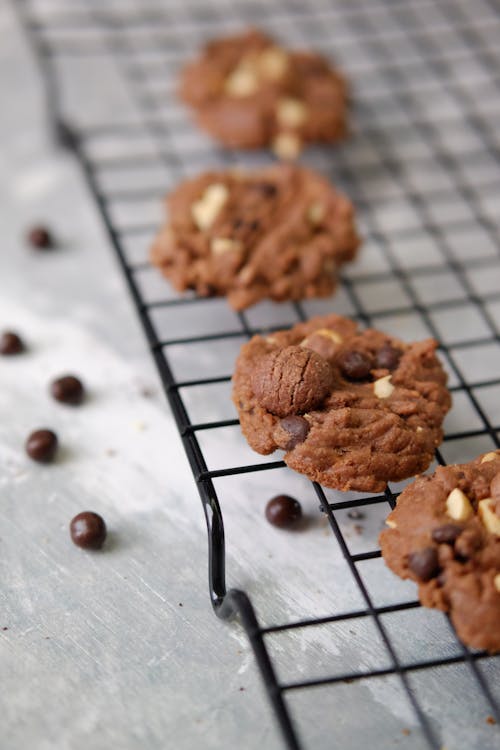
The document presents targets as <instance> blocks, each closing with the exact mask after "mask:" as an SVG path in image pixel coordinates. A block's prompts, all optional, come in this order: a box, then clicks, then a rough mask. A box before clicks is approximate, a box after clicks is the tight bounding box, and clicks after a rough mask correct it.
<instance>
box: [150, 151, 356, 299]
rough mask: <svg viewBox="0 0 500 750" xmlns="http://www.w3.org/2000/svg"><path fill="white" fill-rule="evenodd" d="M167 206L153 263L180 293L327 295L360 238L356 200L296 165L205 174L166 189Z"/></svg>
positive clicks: (261, 296) (283, 296) (248, 296)
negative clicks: (354, 207)
mask: <svg viewBox="0 0 500 750" xmlns="http://www.w3.org/2000/svg"><path fill="white" fill-rule="evenodd" d="M168 209H169V215H170V220H169V222H168V223H167V224H166V225H165V226H164V227H163V228H162V229H161V231H160V233H159V235H158V236H157V238H156V240H155V242H154V244H153V247H152V250H151V261H152V263H153V264H155V265H157V266H158V267H159V268H160V269H161V271H162V273H163V274H164V275H165V276H166V277H167V278H168V279H169V280H170V281H171V283H172V284H173V286H174V287H175V288H176V289H177V290H179V291H184V290H186V289H193V290H195V291H196V293H197V294H198V295H199V296H226V297H227V299H228V301H229V304H230V305H231V306H232V307H233V308H234V309H235V310H242V309H244V308H246V307H248V306H249V305H253V304H255V303H256V302H259V301H260V300H262V299H266V298H269V299H272V300H275V301H279V302H281V301H284V300H300V299H304V298H308V297H325V296H328V295H329V294H330V293H331V292H332V290H333V289H334V288H335V286H336V284H337V269H338V268H339V266H341V265H342V264H343V263H345V262H346V261H349V260H352V259H353V258H354V256H355V254H356V250H357V247H358V245H359V239H358V235H357V233H356V228H355V224H354V216H353V208H352V205H351V203H350V202H349V200H347V198H345V197H344V196H343V195H340V194H339V193H337V191H336V190H335V189H334V188H333V187H332V186H331V185H330V183H329V182H327V181H326V180H325V179H324V178H323V177H321V176H320V175H318V174H316V173H315V172H312V171H310V170H306V169H304V168H302V167H299V166H296V165H291V164H276V165H274V166H272V167H267V168H265V169H260V170H255V171H249V172H237V171H225V172H208V173H205V174H202V175H201V176H199V177H197V178H195V179H192V180H188V181H186V182H184V183H182V184H181V185H180V186H179V187H178V188H177V189H176V190H175V191H174V192H173V193H172V194H171V195H170V196H169V198H168Z"/></svg>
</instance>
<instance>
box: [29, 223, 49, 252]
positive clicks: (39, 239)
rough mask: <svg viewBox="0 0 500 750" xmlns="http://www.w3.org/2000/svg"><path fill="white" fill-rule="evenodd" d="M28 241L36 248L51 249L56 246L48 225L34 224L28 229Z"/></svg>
mask: <svg viewBox="0 0 500 750" xmlns="http://www.w3.org/2000/svg"><path fill="white" fill-rule="evenodd" d="M27 238H28V242H29V244H30V245H31V247H33V248H35V249H36V250H49V249H50V248H52V247H54V240H53V239H52V235H51V234H50V231H49V230H48V229H47V227H44V226H42V225H39V226H34V227H32V228H31V229H30V230H29V231H28V235H27Z"/></svg>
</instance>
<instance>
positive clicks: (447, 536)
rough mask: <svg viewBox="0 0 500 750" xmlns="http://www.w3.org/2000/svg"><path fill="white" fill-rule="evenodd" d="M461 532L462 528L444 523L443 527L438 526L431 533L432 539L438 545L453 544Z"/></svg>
mask: <svg viewBox="0 0 500 750" xmlns="http://www.w3.org/2000/svg"><path fill="white" fill-rule="evenodd" d="M462 531H463V527H462V526H458V524H456V523H445V524H444V526H438V527H437V528H435V529H434V530H433V532H432V539H433V541H434V542H437V543H438V544H453V543H454V542H455V541H456V540H457V539H458V537H459V536H460V534H461V533H462Z"/></svg>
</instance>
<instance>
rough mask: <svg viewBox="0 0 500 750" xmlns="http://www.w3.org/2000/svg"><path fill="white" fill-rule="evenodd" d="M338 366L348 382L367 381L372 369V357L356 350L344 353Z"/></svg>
mask: <svg viewBox="0 0 500 750" xmlns="http://www.w3.org/2000/svg"><path fill="white" fill-rule="evenodd" d="M338 364H339V367H340V371H341V372H342V375H343V376H344V377H345V378H347V380H366V378H368V377H369V375H370V370H371V368H372V361H371V359H370V357H369V356H368V355H367V354H364V353H363V352H358V351H356V350H354V349H353V350H352V351H349V352H343V353H342V354H341V355H340V357H339V360H338Z"/></svg>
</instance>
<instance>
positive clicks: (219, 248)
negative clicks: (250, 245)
mask: <svg viewBox="0 0 500 750" xmlns="http://www.w3.org/2000/svg"><path fill="white" fill-rule="evenodd" d="M241 248H242V244H241V242H238V240H231V239H229V238H228V237H215V238H214V239H213V240H212V242H211V243H210V249H211V251H212V253H213V255H224V253H230V252H239V251H240V250H241Z"/></svg>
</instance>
